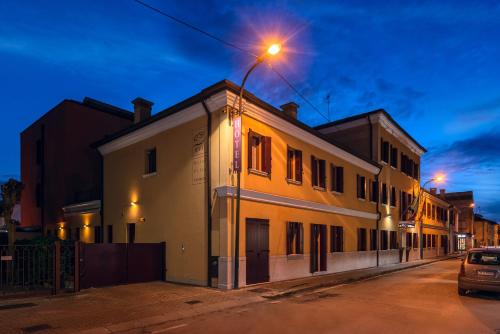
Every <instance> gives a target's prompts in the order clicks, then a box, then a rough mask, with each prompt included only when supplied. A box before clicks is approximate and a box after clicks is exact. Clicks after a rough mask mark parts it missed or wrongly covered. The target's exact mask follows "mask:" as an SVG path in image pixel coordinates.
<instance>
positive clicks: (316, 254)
mask: <svg viewBox="0 0 500 334" xmlns="http://www.w3.org/2000/svg"><path fill="white" fill-rule="evenodd" d="M316 271H326V225H319V224H311V272H312V273H314V272H316Z"/></svg>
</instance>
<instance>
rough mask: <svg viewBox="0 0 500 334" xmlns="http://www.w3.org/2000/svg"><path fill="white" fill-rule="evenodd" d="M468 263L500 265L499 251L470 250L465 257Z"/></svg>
mask: <svg viewBox="0 0 500 334" xmlns="http://www.w3.org/2000/svg"><path fill="white" fill-rule="evenodd" d="M467 262H468V263H470V264H485V265H493V266H494V265H497V266H498V265H500V253H488V252H471V253H469V256H468V258H467Z"/></svg>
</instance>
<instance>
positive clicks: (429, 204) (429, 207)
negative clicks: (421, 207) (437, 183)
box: [427, 203, 431, 218]
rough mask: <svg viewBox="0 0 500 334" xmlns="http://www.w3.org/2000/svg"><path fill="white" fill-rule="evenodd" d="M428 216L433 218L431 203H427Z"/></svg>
mask: <svg viewBox="0 0 500 334" xmlns="http://www.w3.org/2000/svg"><path fill="white" fill-rule="evenodd" d="M427 218H431V203H427Z"/></svg>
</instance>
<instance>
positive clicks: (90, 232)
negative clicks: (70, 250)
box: [47, 213, 101, 243]
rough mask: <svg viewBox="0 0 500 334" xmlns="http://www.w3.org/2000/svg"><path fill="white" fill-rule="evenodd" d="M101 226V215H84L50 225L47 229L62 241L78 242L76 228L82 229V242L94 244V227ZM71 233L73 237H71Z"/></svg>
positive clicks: (70, 217)
mask: <svg viewBox="0 0 500 334" xmlns="http://www.w3.org/2000/svg"><path fill="white" fill-rule="evenodd" d="M100 225H101V217H100V214H99V213H84V214H79V215H72V216H69V217H66V218H65V221H63V222H59V223H57V224H50V225H48V226H47V229H50V230H51V231H52V233H54V232H55V235H56V236H57V237H58V238H59V239H61V240H76V228H77V227H78V228H80V241H81V242H85V243H94V240H95V236H94V226H100ZM70 233H71V236H70V235H69V234H70Z"/></svg>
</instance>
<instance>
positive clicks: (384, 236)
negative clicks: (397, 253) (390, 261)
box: [380, 230, 389, 250]
mask: <svg viewBox="0 0 500 334" xmlns="http://www.w3.org/2000/svg"><path fill="white" fill-rule="evenodd" d="M388 234H389V231H385V230H382V231H380V249H381V250H387V249H389V242H388V239H389V236H388Z"/></svg>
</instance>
